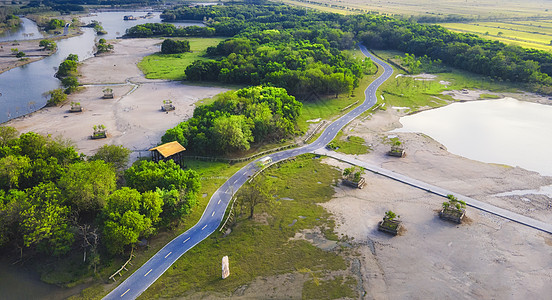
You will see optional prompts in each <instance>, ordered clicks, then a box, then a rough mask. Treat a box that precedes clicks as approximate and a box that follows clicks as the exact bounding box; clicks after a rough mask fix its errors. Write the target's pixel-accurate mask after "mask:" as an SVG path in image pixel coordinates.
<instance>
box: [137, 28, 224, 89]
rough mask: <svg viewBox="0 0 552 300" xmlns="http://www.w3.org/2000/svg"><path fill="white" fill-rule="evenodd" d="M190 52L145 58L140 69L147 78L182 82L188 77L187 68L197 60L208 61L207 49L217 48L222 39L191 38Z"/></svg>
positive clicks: (139, 64)
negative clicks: (206, 56)
mask: <svg viewBox="0 0 552 300" xmlns="http://www.w3.org/2000/svg"><path fill="white" fill-rule="evenodd" d="M187 40H188V41H189V42H190V51H191V52H186V53H181V54H168V55H165V54H158V53H156V54H152V55H149V56H146V57H144V59H143V60H142V61H141V62H139V63H138V67H139V68H140V70H142V72H144V74H146V78H149V79H170V80H182V79H184V77H185V76H186V74H185V71H186V68H187V67H188V66H189V65H191V64H192V62H194V61H196V60H206V59H207V58H205V57H204V55H205V50H206V49H207V47H211V46H216V45H217V44H218V43H219V42H221V41H222V40H223V39H222V38H189V39H187Z"/></svg>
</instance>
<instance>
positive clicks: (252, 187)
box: [236, 180, 273, 219]
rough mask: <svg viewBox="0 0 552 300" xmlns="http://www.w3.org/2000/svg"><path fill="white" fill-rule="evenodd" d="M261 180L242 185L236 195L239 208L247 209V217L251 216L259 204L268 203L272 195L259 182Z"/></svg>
mask: <svg viewBox="0 0 552 300" xmlns="http://www.w3.org/2000/svg"><path fill="white" fill-rule="evenodd" d="M261 181H262V180H256V181H254V182H253V183H250V184H247V185H244V186H242V187H241V188H240V190H239V191H238V194H237V195H236V197H237V199H238V203H239V205H240V207H241V209H244V208H245V209H248V210H249V219H251V218H253V215H254V214H255V208H256V207H257V206H258V205H259V204H270V203H271V201H272V199H273V197H272V196H271V195H270V194H271V193H270V192H269V191H268V189H267V187H264V186H262V185H261V184H260V182H261Z"/></svg>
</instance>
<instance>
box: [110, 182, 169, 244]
mask: <svg viewBox="0 0 552 300" xmlns="http://www.w3.org/2000/svg"><path fill="white" fill-rule="evenodd" d="M153 194H154V195H157V194H155V193H153ZM150 196H151V194H148V195H147V196H146V198H147V197H150ZM153 197H154V198H155V197H157V198H156V199H155V200H153V201H143V199H142V198H143V197H142V195H140V193H139V192H138V191H136V190H135V189H131V188H128V187H123V188H122V189H120V190H117V191H115V192H114V193H113V194H111V195H110V196H109V197H108V198H107V203H106V205H105V207H104V208H103V217H104V219H105V222H104V224H103V233H104V238H105V244H106V247H107V250H108V251H109V252H110V253H112V254H117V253H122V252H123V251H124V249H125V247H126V246H128V245H133V244H135V243H136V242H137V241H138V238H139V237H141V236H142V237H148V236H149V235H151V234H152V233H153V230H154V228H153V221H152V219H151V218H150V217H148V214H149V215H150V216H151V215H155V212H157V211H159V210H161V208H160V207H161V206H162V204H163V201H162V200H160V198H159V196H158V195H157V196H153ZM146 200H147V199H146ZM152 212H153V213H152Z"/></svg>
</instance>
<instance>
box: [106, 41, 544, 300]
mask: <svg viewBox="0 0 552 300" xmlns="http://www.w3.org/2000/svg"><path fill="white" fill-rule="evenodd" d="M360 49H361V51H362V53H364V55H366V56H368V57H370V58H371V59H372V61H374V62H376V63H377V64H379V65H380V66H382V67H383V73H382V74H381V75H380V76H379V77H378V78H377V79H376V80H375V81H374V82H372V83H371V84H370V85H369V86H368V88H366V90H365V91H364V94H365V101H364V102H363V103H362V104H361V105H359V106H358V107H356V108H355V109H353V110H352V111H350V112H349V113H347V114H345V115H344V116H342V117H341V118H339V119H337V120H336V121H334V122H333V123H331V124H330V125H329V126H328V127H327V128H326V129H325V130H324V131H323V132H322V134H321V135H320V137H319V138H318V139H317V140H316V141H314V142H313V143H311V144H308V145H305V146H303V147H300V148H294V149H290V150H286V151H282V152H278V153H274V154H271V155H270V157H272V161H273V162H277V161H281V160H284V159H287V158H290V157H294V156H297V155H301V154H305V153H311V152H312V153H319V154H324V155H328V156H332V157H335V158H338V159H341V160H344V161H347V162H350V163H352V164H356V165H360V166H363V167H366V168H367V169H370V170H371V171H372V172H375V173H378V174H382V175H384V176H387V177H389V178H392V179H395V180H398V181H401V182H403V183H406V184H409V185H412V186H415V187H417V188H421V189H425V190H427V191H430V192H433V193H435V194H438V195H442V196H446V195H447V194H454V195H455V196H456V197H458V198H459V199H462V200H464V201H466V202H467V203H468V204H469V205H470V206H473V207H476V208H478V209H482V210H484V211H487V212H490V213H493V214H495V215H498V216H501V217H505V218H507V219H510V220H513V221H515V222H518V223H521V224H524V225H527V226H530V227H533V228H535V229H538V230H541V231H544V232H548V233H552V226H551V225H549V224H545V223H543V222H540V221H537V220H534V219H531V218H528V217H525V216H522V215H519V214H515V213H513V212H509V211H507V210H504V209H501V208H498V207H495V206H492V205H489V204H486V203H483V202H480V201H477V200H475V199H472V198H469V197H466V196H463V195H458V194H457V193H453V192H451V191H447V190H444V189H441V188H439V187H436V186H432V185H429V184H427V183H424V182H421V181H418V180H415V179H412V178H409V177H407V176H404V175H401V174H398V173H395V172H392V171H389V170H385V169H383V168H379V167H376V166H372V165H368V164H367V163H365V162H361V161H358V160H355V159H352V158H350V157H345V156H341V155H339V154H337V153H335V152H328V151H325V150H324V147H325V146H326V145H327V144H328V143H329V142H330V141H332V140H333V139H334V138H335V136H336V135H337V133H338V132H339V131H340V130H341V129H342V128H343V127H344V126H345V125H347V124H348V123H349V122H351V121H352V120H353V119H355V118H356V117H358V116H359V115H360V114H362V113H363V112H365V111H366V110H368V109H369V108H370V107H372V106H373V105H374V104H375V103H376V90H377V88H378V87H379V86H380V85H381V84H382V83H383V82H384V81H386V80H387V79H388V78H389V77H391V75H392V74H393V69H392V68H391V66H389V65H388V64H387V63H385V62H383V61H381V60H380V59H378V58H377V57H375V56H373V55H372V54H371V53H370V52H368V50H367V49H366V48H365V47H364V46H362V45H361V46H360ZM261 159H262V158H260V159H257V160H255V161H253V162H251V163H249V164H248V165H246V166H244V167H243V168H242V169H240V170H239V171H238V172H237V173H235V174H234V175H233V176H232V177H230V179H228V180H227V181H226V182H225V183H224V184H223V185H222V186H221V187H220V188H219V189H218V190H217V191H216V192H215V193H214V194H213V196H212V197H211V199H210V201H209V204H208V205H207V208H206V209H205V211H204V212H203V215H202V216H201V219H200V220H199V222H198V223H197V224H195V225H194V226H193V227H192V228H190V229H189V230H188V231H186V232H184V233H183V234H181V235H180V236H178V237H176V238H175V239H174V240H172V241H171V242H169V243H168V244H167V245H165V247H163V248H162V249H161V250H159V252H157V253H156V254H155V255H154V256H153V257H152V258H150V260H148V261H147V262H146V263H145V264H144V265H143V266H142V267H140V268H139V269H138V270H136V272H134V273H133V274H132V275H130V276H129V277H128V278H127V279H126V280H125V281H123V282H122V283H121V284H120V285H119V286H118V287H116V288H115V289H114V290H113V291H111V293H109V294H108V295H107V296H105V298H104V299H108V300H109V299H136V298H137V297H138V296H139V295H140V294H142V293H143V292H144V291H145V290H146V289H147V288H148V287H149V286H150V285H152V284H153V283H154V282H155V281H156V280H157V279H158V278H159V277H160V276H161V275H162V274H163V273H164V272H165V271H166V270H167V269H168V268H169V267H170V266H171V265H172V264H173V263H174V262H175V261H176V260H177V259H178V258H180V256H182V255H183V254H184V253H186V251H188V250H189V249H191V248H192V247H194V246H195V245H197V244H198V243H199V242H201V241H202V240H204V239H205V238H207V237H208V236H209V235H211V234H212V233H213V232H215V230H217V228H218V227H219V225H220V223H221V222H222V219H223V217H224V213H225V211H226V208H227V207H228V204H229V203H230V200H231V199H232V195H233V193H234V192H236V191H237V190H238V189H239V188H240V187H241V186H242V185H243V184H244V183H245V182H246V181H247V180H248V179H249V177H250V176H252V175H253V174H255V173H256V172H257V171H259V167H258V165H257V162H258V161H259V160H261Z"/></svg>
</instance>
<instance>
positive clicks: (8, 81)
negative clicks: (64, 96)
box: [0, 11, 204, 123]
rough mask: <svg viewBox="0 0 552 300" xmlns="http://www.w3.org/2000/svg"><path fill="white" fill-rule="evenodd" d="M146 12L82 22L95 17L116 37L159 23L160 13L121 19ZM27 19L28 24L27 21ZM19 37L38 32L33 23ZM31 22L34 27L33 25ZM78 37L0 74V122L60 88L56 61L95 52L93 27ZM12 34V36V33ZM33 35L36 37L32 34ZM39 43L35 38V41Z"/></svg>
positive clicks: (31, 107)
mask: <svg viewBox="0 0 552 300" xmlns="http://www.w3.org/2000/svg"><path fill="white" fill-rule="evenodd" d="M146 13H147V12H128V11H126V12H101V13H97V14H96V15H94V16H88V17H83V18H82V19H81V20H82V21H83V22H84V23H89V22H90V21H91V20H96V21H99V22H100V23H102V26H103V27H104V29H105V30H106V31H107V32H108V33H107V34H106V35H103V36H102V37H103V38H105V39H115V38H116V37H119V36H122V35H123V34H124V33H125V32H126V30H127V29H128V28H130V27H132V26H135V25H138V24H145V23H159V22H161V18H160V17H159V16H160V13H159V12H156V13H154V14H153V17H152V18H146V19H138V20H135V21H124V20H123V16H125V15H134V16H135V17H138V16H144V15H146ZM25 20H27V21H28V22H30V23H29V24H27V21H25ZM25 20H24V23H25V24H27V25H28V26H27V25H26V26H24V27H23V28H24V29H22V31H20V32H19V34H20V36H22V35H23V33H33V32H38V29H37V27H36V24H34V23H33V22H32V21H30V20H28V19H25ZM173 24H175V26H191V25H197V26H204V25H203V24H202V23H198V22H179V23H173ZM32 25H34V27H33V26H32ZM82 31H83V34H82V35H80V36H76V37H72V38H68V39H62V40H59V41H58V42H57V44H58V51H57V52H56V53H55V54H54V55H52V56H49V57H47V58H45V59H43V60H40V61H37V62H34V63H30V64H27V65H24V66H22V67H19V68H15V69H11V70H9V71H7V72H4V73H2V74H0V123H3V122H6V121H8V120H10V119H13V118H16V117H19V116H22V115H25V114H28V113H30V112H33V111H36V110H38V109H40V108H42V107H44V105H45V104H46V101H47V100H48V96H46V95H44V93H46V92H48V91H50V90H53V89H56V88H58V87H60V81H59V80H58V79H57V78H55V77H54V74H55V73H56V70H57V67H58V66H59V64H60V63H61V62H62V61H63V60H64V59H65V58H66V57H67V56H68V55H69V54H71V53H73V54H77V55H78V56H79V60H81V61H82V60H85V59H87V58H89V57H91V56H93V55H94V45H95V42H96V41H95V40H96V33H95V32H94V30H93V29H92V28H82ZM12 37H13V36H12ZM35 38H36V37H35ZM37 43H38V41H37Z"/></svg>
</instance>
